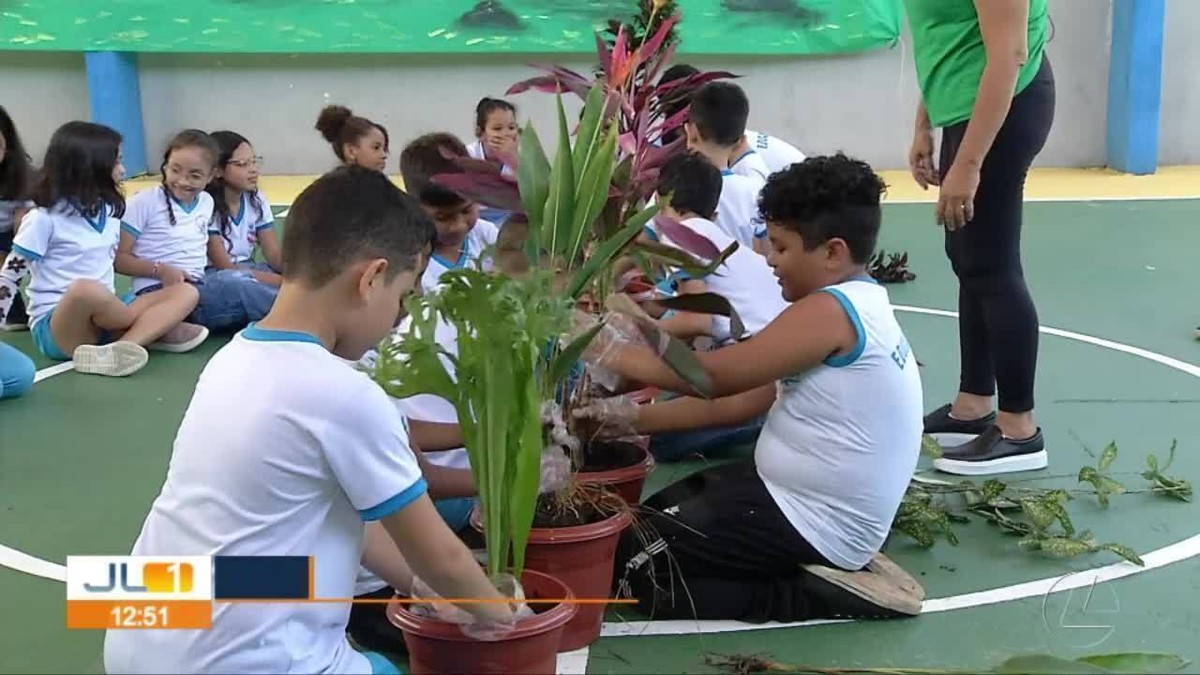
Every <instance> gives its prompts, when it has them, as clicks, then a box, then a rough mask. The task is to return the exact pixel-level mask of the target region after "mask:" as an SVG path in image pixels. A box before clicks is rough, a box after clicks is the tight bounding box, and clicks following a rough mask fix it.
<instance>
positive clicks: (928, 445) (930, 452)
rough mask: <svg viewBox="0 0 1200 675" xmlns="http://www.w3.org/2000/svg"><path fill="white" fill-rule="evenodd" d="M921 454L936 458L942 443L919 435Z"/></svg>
mask: <svg viewBox="0 0 1200 675" xmlns="http://www.w3.org/2000/svg"><path fill="white" fill-rule="evenodd" d="M921 454H922V455H925V456H926V457H932V458H934V459H937V458H938V457H941V456H942V445H941V443H938V442H937V439H935V438H934V437H933V436H930V435H929V434H924V435H922V436H921ZM980 501H983V498H982V496H981V497H980Z"/></svg>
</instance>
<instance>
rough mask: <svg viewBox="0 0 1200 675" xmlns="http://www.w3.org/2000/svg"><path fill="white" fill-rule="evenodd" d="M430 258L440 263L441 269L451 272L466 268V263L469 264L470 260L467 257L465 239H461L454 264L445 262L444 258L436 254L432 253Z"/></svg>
mask: <svg viewBox="0 0 1200 675" xmlns="http://www.w3.org/2000/svg"><path fill="white" fill-rule="evenodd" d="M430 257H431V258H433V259H434V260H436V261H438V263H440V264H441V265H442V267H445V268H446V269H451V270H454V269H462V268H464V267H466V266H467V263H468V262H470V258H468V257H467V240H466V238H463V242H462V248H461V249H459V251H458V260H456V261H455V262H450V261H449V260H446V259H445V258H443V257H442V256H440V255H438V254H436V253H434V254H433V255H431V256H430Z"/></svg>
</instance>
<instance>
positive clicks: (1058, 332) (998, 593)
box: [0, 305, 1200, 675]
mask: <svg viewBox="0 0 1200 675" xmlns="http://www.w3.org/2000/svg"><path fill="white" fill-rule="evenodd" d="M895 309H896V310H897V311H900V312H910V313H914V314H927V315H931V316H942V317H948V318H957V317H958V313H957V312H950V311H946V310H941V309H930V308H926V307H911V306H905V305H896V306H895ZM1038 331H1039V332H1041V333H1045V334H1047V335H1054V336H1057V337H1062V338H1066V339H1068V340H1075V341H1077V342H1083V343H1085V344H1090V345H1094V346H1096V347H1101V348H1104V349H1110V350H1113V351H1117V352H1121V353H1124V354H1129V355H1131V356H1137V357H1139V358H1143V359H1147V360H1149V361H1153V362H1155V363H1159V364H1161V365H1164V366H1167V367H1168V368H1172V369H1174V370H1178V371H1180V372H1183V373H1186V374H1188V375H1191V376H1193V377H1198V378H1200V366H1196V365H1193V364H1191V363H1187V362H1185V361H1180V360H1178V359H1175V358H1171V357H1169V356H1165V355H1163V354H1159V353H1156V352H1152V351H1149V350H1146V349H1142V348H1140V347H1134V346H1131V345H1127V344H1123V343H1120V342H1114V341H1112V340H1106V339H1104V338H1098V337H1094V336H1091V335H1085V334H1083V333H1075V332H1072V331H1067V330H1062V329H1059V328H1051V327H1047V326H1039V327H1038ZM65 365H68V364H59V365H56V366H53V367H51V368H47V369H45V370H43V371H39V372H38V377H37V379H38V380H41V379H44V378H46V377H51V376H53V375H57V374H58V373H61V372H65V371H66V370H69V368H63V366H65ZM51 371H53V372H51ZM43 373H45V375H43ZM1196 555H1200V535H1195V536H1192V537H1189V538H1187V539H1184V540H1183V541H1180V542H1176V543H1174V544H1170V545H1168V546H1164V547H1162V548H1159V549H1156V550H1154V551H1150V552H1149V553H1146V554H1143V555H1142V556H1141V557H1142V560H1143V561H1144V562H1145V567H1138V566H1137V565H1134V564H1132V563H1129V562H1124V561H1122V562H1120V563H1113V564H1110V565H1106V566H1103V567H1099V568H1096V569H1094V570H1083V571H1079V572H1071V573H1069V574H1066V575H1063V576H1056V577H1047V578H1045V579H1038V580H1035V581H1028V582H1024V583H1019V584H1013V585H1010V586H1001V587H998V588H992V589H988V590H984V591H973V592H971V593H963V594H960V595H953V596H949V597H945V598H934V599H930V600H926V601H925V603H924V608H923V613H926V614H930V613H936V612H946V611H950V610H955V609H965V608H968V607H980V606H984V605H991V604H997V603H1001V602H1009V601H1012V600H1020V599H1023V598H1030V597H1035V596H1045V595H1048V594H1051V593H1059V592H1061V591H1066V590H1072V589H1075V588H1082V587H1083V586H1090V585H1092V584H1095V583H1102V582H1105V581H1112V580H1114V579H1121V578H1123V577H1128V576H1133V575H1135V574H1140V573H1142V572H1148V571H1150V570H1152V569H1158V568H1160V567H1165V566H1167V565H1170V564H1173V563H1176V562H1180V561H1183V560H1187V559H1189V558H1192V557H1194V556H1196ZM0 566H4V567H9V568H11V569H15V570H18V571H21V572H25V573H27V574H32V575H34V576H39V577H43V578H46V579H53V580H56V581H65V579H66V568H64V567H63V566H62V565H57V564H55V563H52V562H49V561H46V560H41V559H39V558H35V557H33V556H30V555H28V554H25V553H22V552H21V551H17V550H16V549H12V548H9V547H7V546H4V545H3V544H0ZM829 623H843V622H842V621H838V620H821V621H808V622H802V623H794V624H781V623H771V624H750V623H743V622H740V621H624V622H616V623H605V624H604V627H603V630H602V631H601V637H621V636H643V635H692V634H697V633H725V632H736V631H749V630H769V629H776V628H793V627H796V628H798V627H804V626H815V625H822V624H829ZM583 651H584V650H580V652H583ZM568 656H569V657H570V658H566V657H568ZM579 664H582V665H579ZM586 665H587V658H586V653H583V654H580V653H578V652H576V653H573V654H572V655H565V654H564V655H560V658H559V672H560V673H564V675H565V674H566V673H568V672H576V673H578V672H583V670H582V669H585V668H586ZM564 668H571V669H572V670H564ZM575 668H580V669H579V670H575Z"/></svg>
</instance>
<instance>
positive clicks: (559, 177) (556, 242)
mask: <svg viewBox="0 0 1200 675" xmlns="http://www.w3.org/2000/svg"><path fill="white" fill-rule="evenodd" d="M574 213H575V168H574V167H573V166H572V164H571V135H570V131H569V130H568V129H567V111H566V109H564V108H563V102H562V94H559V95H558V150H557V152H556V153H555V155H554V165H553V168H551V170H550V194H549V196H548V198H547V200H546V210H545V214H546V215H545V220H544V222H543V223H542V227H543V228H544V229H543V230H542V235H541V243H542V247H543V250H545V251H547V252H549V253H550V255H551V257H552V258H556V257H561V256H563V255H564V252H565V251H566V249H567V246H568V245H569V242H570V241H571V221H572V218H573V216H574ZM568 264H569V263H568Z"/></svg>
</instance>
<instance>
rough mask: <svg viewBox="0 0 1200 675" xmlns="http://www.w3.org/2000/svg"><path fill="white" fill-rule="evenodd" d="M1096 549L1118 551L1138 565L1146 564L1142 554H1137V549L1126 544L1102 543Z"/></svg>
mask: <svg viewBox="0 0 1200 675" xmlns="http://www.w3.org/2000/svg"><path fill="white" fill-rule="evenodd" d="M1096 550H1097V551H1112V552H1113V553H1116V554H1117V555H1119V556H1121V557H1122V558H1124V559H1126V560H1128V561H1129V562H1131V563H1133V564H1134V565H1137V566H1138V567H1145V566H1146V561H1144V560H1142V558H1141V556H1139V555H1138V554H1137V551H1134V550H1133V549H1132V548H1129V547H1128V546H1126V545H1124V544H1100V545H1099V546H1097V547H1096Z"/></svg>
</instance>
